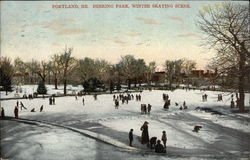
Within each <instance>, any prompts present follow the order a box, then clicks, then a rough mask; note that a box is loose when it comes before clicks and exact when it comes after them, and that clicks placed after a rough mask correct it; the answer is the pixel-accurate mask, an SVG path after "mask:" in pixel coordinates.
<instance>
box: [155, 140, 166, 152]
mask: <svg viewBox="0 0 250 160" xmlns="http://www.w3.org/2000/svg"><path fill="white" fill-rule="evenodd" d="M155 152H156V153H166V150H165V148H164V147H163V145H162V144H161V140H158V141H157V144H156V145H155Z"/></svg>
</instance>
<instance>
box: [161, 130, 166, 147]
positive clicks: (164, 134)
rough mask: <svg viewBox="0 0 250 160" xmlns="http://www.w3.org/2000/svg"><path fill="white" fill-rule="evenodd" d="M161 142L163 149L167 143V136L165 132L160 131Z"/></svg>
mask: <svg viewBox="0 0 250 160" xmlns="http://www.w3.org/2000/svg"><path fill="white" fill-rule="evenodd" d="M161 140H162V142H163V145H164V148H166V143H167V134H166V131H162V137H161Z"/></svg>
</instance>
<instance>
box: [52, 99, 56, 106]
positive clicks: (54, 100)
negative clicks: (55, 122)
mask: <svg viewBox="0 0 250 160" xmlns="http://www.w3.org/2000/svg"><path fill="white" fill-rule="evenodd" d="M52 103H53V105H55V104H56V99H55V97H52Z"/></svg>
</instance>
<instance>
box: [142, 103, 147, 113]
mask: <svg viewBox="0 0 250 160" xmlns="http://www.w3.org/2000/svg"><path fill="white" fill-rule="evenodd" d="M146 113H147V105H146V104H141V114H146Z"/></svg>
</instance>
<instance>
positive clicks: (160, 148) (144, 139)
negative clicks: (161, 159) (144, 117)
mask: <svg viewBox="0 0 250 160" xmlns="http://www.w3.org/2000/svg"><path fill="white" fill-rule="evenodd" d="M148 124H149V123H148V122H147V121H145V122H144V124H143V125H142V126H141V128H140V130H141V131H142V135H141V144H143V145H145V144H146V145H147V147H149V148H151V149H154V150H155V152H156V153H166V143H167V134H166V131H162V137H161V140H160V139H158V140H157V137H151V138H150V139H149V134H148ZM133 139H134V138H133V129H130V132H129V145H130V146H132V143H133ZM161 141H162V142H163V145H162V144H161Z"/></svg>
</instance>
